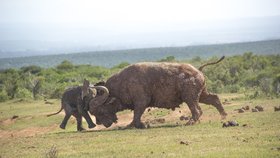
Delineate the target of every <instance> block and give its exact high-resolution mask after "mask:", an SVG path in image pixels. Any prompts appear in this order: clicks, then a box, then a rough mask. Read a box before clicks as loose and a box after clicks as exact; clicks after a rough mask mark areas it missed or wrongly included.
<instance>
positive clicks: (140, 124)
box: [135, 122, 146, 129]
mask: <svg viewBox="0 0 280 158" xmlns="http://www.w3.org/2000/svg"><path fill="white" fill-rule="evenodd" d="M135 128H138V129H144V128H146V126H145V124H144V123H142V122H140V123H136V124H135Z"/></svg>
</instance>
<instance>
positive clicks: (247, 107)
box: [242, 105, 250, 110]
mask: <svg viewBox="0 0 280 158" xmlns="http://www.w3.org/2000/svg"><path fill="white" fill-rule="evenodd" d="M242 109H243V110H250V107H249V106H248V105H247V106H244V107H242Z"/></svg>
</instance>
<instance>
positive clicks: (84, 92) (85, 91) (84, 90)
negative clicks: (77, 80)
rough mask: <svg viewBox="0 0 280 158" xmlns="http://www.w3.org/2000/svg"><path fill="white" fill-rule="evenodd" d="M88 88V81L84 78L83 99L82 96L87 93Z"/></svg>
mask: <svg viewBox="0 0 280 158" xmlns="http://www.w3.org/2000/svg"><path fill="white" fill-rule="evenodd" d="M88 89H89V81H88V80H86V79H84V83H83V87H82V99H84V97H85V96H86V95H88V93H89V92H88Z"/></svg>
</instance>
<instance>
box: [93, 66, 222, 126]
mask: <svg viewBox="0 0 280 158" xmlns="http://www.w3.org/2000/svg"><path fill="white" fill-rule="evenodd" d="M104 86H105V87H107V88H108V91H109V93H110V95H109V97H108V98H107V99H106V100H105V101H104V102H103V103H102V104H98V103H90V104H89V106H90V108H89V110H90V112H91V114H93V115H95V117H96V119H97V120H98V122H97V124H100V123H101V124H104V125H105V126H110V125H111V124H112V123H113V122H115V121H116V120H117V119H116V113H117V112H118V111H122V110H124V109H132V110H134V117H133V121H132V122H131V126H135V127H136V128H143V127H144V124H143V123H142V122H141V116H142V114H143V112H144V111H145V109H146V108H147V107H159V108H167V109H175V108H176V107H179V105H180V104H181V103H183V102H185V103H187V105H188V107H189V109H190V110H191V113H192V120H194V121H197V120H198V119H199V117H200V116H201V114H202V111H201V108H200V107H199V105H198V102H202V103H206V104H211V105H213V106H215V107H216V108H217V110H218V111H219V112H220V114H221V115H222V116H226V113H225V111H224V108H223V106H222V104H221V102H220V100H219V98H218V96H217V95H214V94H210V93H208V92H207V90H206V86H205V78H204V75H203V74H202V72H201V71H199V70H198V69H196V68H195V67H193V66H192V65H190V64H178V63H153V62H146V63H138V64H133V65H131V66H128V67H126V68H125V69H123V70H122V71H120V72H119V73H117V74H115V75H113V76H112V77H110V78H109V79H108V80H107V82H106V83H105V85H104Z"/></svg>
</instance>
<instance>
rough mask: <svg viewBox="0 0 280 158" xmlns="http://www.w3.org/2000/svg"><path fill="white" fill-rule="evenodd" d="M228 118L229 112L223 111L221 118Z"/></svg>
mask: <svg viewBox="0 0 280 158" xmlns="http://www.w3.org/2000/svg"><path fill="white" fill-rule="evenodd" d="M226 118H227V113H226V112H223V113H221V119H222V120H225V119H226Z"/></svg>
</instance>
